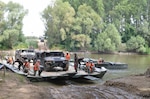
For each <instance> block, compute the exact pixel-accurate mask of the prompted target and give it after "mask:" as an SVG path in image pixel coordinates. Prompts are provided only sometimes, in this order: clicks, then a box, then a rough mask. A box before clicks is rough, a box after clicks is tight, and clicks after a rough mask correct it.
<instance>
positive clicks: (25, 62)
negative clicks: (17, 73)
mask: <svg viewBox="0 0 150 99" xmlns="http://www.w3.org/2000/svg"><path fill="white" fill-rule="evenodd" d="M6 60H7V63H8V64H12V65H14V64H15V63H16V62H17V63H18V64H19V65H18V70H21V67H22V69H23V72H24V73H27V74H28V75H29V74H30V71H31V69H33V72H34V73H33V75H34V76H36V75H37V73H38V76H40V75H41V73H42V71H43V67H42V66H40V60H37V61H36V62H35V63H34V64H33V66H30V65H31V64H30V62H29V61H28V60H27V59H17V60H15V61H14V60H13V57H11V56H8V58H7V59H6ZM32 67H33V68H32Z"/></svg>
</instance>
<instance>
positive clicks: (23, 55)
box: [15, 49, 35, 61]
mask: <svg viewBox="0 0 150 99" xmlns="http://www.w3.org/2000/svg"><path fill="white" fill-rule="evenodd" d="M17 59H18V60H21V61H24V60H26V59H27V60H28V61H31V60H33V59H35V51H34V49H19V50H16V52H15V60H17Z"/></svg>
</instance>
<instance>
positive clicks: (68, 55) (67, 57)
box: [66, 53, 70, 61]
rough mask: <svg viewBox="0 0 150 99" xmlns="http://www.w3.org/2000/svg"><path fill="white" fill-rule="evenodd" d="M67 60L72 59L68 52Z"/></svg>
mask: <svg viewBox="0 0 150 99" xmlns="http://www.w3.org/2000/svg"><path fill="white" fill-rule="evenodd" d="M66 60H68V61H69V60H70V54H69V53H68V54H66Z"/></svg>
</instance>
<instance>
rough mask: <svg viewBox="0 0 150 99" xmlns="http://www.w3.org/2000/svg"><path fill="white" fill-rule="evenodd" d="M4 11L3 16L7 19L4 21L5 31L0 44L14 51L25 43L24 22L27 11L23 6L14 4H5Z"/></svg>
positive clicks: (3, 30) (2, 33)
mask: <svg viewBox="0 0 150 99" xmlns="http://www.w3.org/2000/svg"><path fill="white" fill-rule="evenodd" d="M3 9H4V10H3V15H2V16H3V17H4V15H5V18H3V19H2V22H3V26H2V27H3V29H2V31H1V34H0V35H1V37H0V38H1V40H0V44H2V46H5V47H6V48H10V49H12V48H13V46H14V45H16V44H18V42H21V41H23V35H22V34H23V33H22V26H23V23H22V21H23V18H24V16H25V15H26V14H27V11H26V10H24V8H23V6H21V5H19V4H17V3H13V2H8V4H5V6H4V8H3Z"/></svg>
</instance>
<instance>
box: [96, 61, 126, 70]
mask: <svg viewBox="0 0 150 99" xmlns="http://www.w3.org/2000/svg"><path fill="white" fill-rule="evenodd" d="M95 67H97V68H101V67H105V68H106V69H127V68H128V65H127V64H125V63H111V62H105V63H101V64H95Z"/></svg>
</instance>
